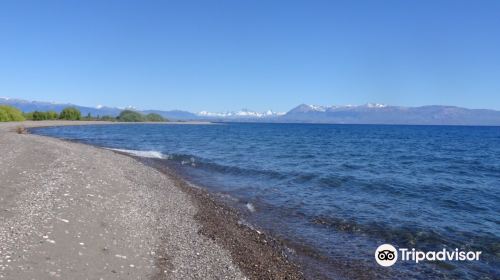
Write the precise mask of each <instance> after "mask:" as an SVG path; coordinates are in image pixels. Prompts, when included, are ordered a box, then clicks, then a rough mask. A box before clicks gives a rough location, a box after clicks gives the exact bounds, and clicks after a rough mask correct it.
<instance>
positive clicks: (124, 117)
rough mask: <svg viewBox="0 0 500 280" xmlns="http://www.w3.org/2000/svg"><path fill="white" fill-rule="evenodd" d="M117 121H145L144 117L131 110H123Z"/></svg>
mask: <svg viewBox="0 0 500 280" xmlns="http://www.w3.org/2000/svg"><path fill="white" fill-rule="evenodd" d="M117 119H118V121H121V122H143V121H145V120H146V118H145V117H144V115H142V114H141V113H139V112H136V111H132V110H123V111H121V113H120V115H119V116H118V118H117Z"/></svg>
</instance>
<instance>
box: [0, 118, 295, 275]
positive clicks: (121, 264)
mask: <svg viewBox="0 0 500 280" xmlns="http://www.w3.org/2000/svg"><path fill="white" fill-rule="evenodd" d="M84 124H105V122H65V121H53V122H50V121H49V122H24V123H22V124H21V125H23V126H25V127H33V126H47V125H84ZM166 124H172V123H166ZM181 124H193V123H181ZM194 124H196V123H194ZM19 125H20V124H16V123H2V124H0V155H1V157H0V278H3V279H55V278H56V279H57V278H60V279H302V278H303V276H302V273H301V272H300V270H299V269H298V267H297V266H296V265H294V264H293V263H291V262H289V261H288V259H287V257H286V256H285V255H284V253H283V247H282V246H281V244H280V243H279V242H278V241H276V240H273V239H272V238H270V237H267V236H266V235H264V234H262V233H258V232H256V231H254V230H251V229H249V228H248V227H246V226H244V225H241V224H240V223H239V219H238V213H237V212H235V211H234V210H232V209H230V208H228V207H225V206H224V205H223V204H221V203H219V202H217V201H216V200H215V199H213V198H212V197H211V195H210V194H209V193H207V192H205V191H203V190H201V189H198V188H196V187H192V186H190V185H189V184H188V183H186V182H185V181H183V180H182V179H181V178H179V177H178V176H177V174H175V172H173V171H172V170H170V169H168V167H165V166H163V167H162V166H159V165H156V166H154V167H155V168H153V167H152V166H153V165H154V163H153V162H149V163H148V162H144V161H143V160H142V159H137V158H132V157H130V156H126V155H122V154H119V153H116V152H113V151H109V150H105V149H100V148H96V147H92V146H89V145H84V144H79V143H72V142H68V141H62V140H58V139H53V138H49V137H43V136H37V135H30V134H18V133H16V132H15V130H16V128H17V127H18V126H19Z"/></svg>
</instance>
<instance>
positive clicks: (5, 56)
mask: <svg viewBox="0 0 500 280" xmlns="http://www.w3.org/2000/svg"><path fill="white" fill-rule="evenodd" d="M0 96H7V97H17V98H23V99H30V100H43V101H58V102H71V103H75V104H79V105H87V106H96V105H98V104H104V105H109V106H120V107H124V106H128V105H133V106H135V107H138V108H141V109H184V110H190V111H200V110H210V111H225V110H238V109H241V108H248V109H252V110H267V109H273V110H276V111H286V110H288V109H290V108H292V107H294V106H296V105H298V104H300V103H308V104H319V105H333V104H339V105H341V104H364V103H368V102H378V103H386V104H391V105H406V106H418V105H430V104H446V105H458V106H464V107H469V108H492V109H500V1H497V0H492V1H486V0H470V1H461V0H449V1H445V0H430V1H425V0H394V1H388V0H366V1H355V0H346V1H334V0H329V1H315V0H304V1H293V0H287V1H272V0H262V1H256V0H226V1H224V0H220V1H219V0H213V1H209V0H200V1H190V0H179V1H168V0H164V1H144V0H143V1H126V0H118V1H107V0H97V1H90V0H85V1H77V0H67V1H62V0H58V1H50V0H47V1H40V0H34V1H24V0H3V1H0Z"/></svg>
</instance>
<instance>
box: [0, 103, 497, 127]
mask: <svg viewBox="0 0 500 280" xmlns="http://www.w3.org/2000/svg"><path fill="white" fill-rule="evenodd" d="M0 104H7V105H11V106H14V107H17V108H19V109H20V110H22V111H24V112H32V111H35V110H37V111H48V110H54V111H56V112H60V111H61V110H62V109H63V108H65V107H68V106H74V107H76V108H78V109H79V110H80V111H81V112H82V115H87V114H88V113H90V114H91V115H92V116H104V115H109V116H117V115H118V114H119V113H120V112H121V111H122V110H123V109H120V108H115V107H105V106H98V107H95V108H94V107H85V106H78V105H73V104H59V103H51V102H39V101H27V100H22V99H12V98H0ZM140 112H142V113H145V114H149V113H156V114H159V115H161V116H163V117H165V118H167V119H169V120H209V121H221V122H272V123H291V122H294V123H295V122H296V123H334V124H412V125H499V126H500V111H496V110H487V109H466V108H460V107H454V106H438V105H433V106H421V107H401V106H388V105H384V104H373V103H369V104H365V105H359V106H352V105H347V106H319V105H307V104H301V105H299V106H297V107H295V108H293V109H291V110H290V111H288V112H287V113H277V112H273V111H271V110H269V111H266V112H254V111H250V110H246V109H243V110H241V111H234V112H223V113H213V112H208V111H202V112H199V113H191V112H187V111H180V110H170V111H162V110H144V111H140Z"/></svg>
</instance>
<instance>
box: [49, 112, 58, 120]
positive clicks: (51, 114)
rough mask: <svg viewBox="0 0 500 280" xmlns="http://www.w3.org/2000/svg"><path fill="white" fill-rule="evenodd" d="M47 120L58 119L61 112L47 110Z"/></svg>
mask: <svg viewBox="0 0 500 280" xmlns="http://www.w3.org/2000/svg"><path fill="white" fill-rule="evenodd" d="M46 115H47V120H57V119H58V118H59V114H58V113H57V112H56V111H47V113H46Z"/></svg>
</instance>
